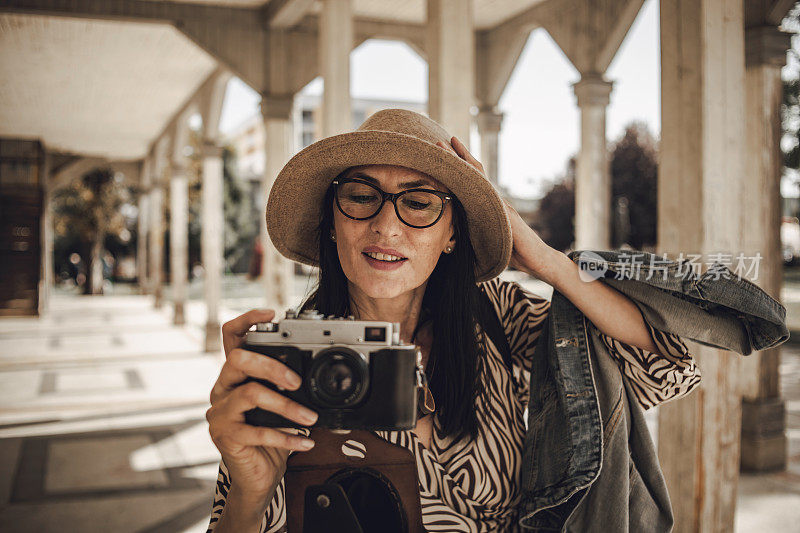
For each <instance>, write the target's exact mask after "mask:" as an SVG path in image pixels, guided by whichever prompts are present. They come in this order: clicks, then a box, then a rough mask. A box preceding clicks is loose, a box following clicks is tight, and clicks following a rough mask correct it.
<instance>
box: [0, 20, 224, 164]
mask: <svg viewBox="0 0 800 533" xmlns="http://www.w3.org/2000/svg"><path fill="white" fill-rule="evenodd" d="M216 65H217V64H216V61H215V60H214V59H213V58H212V57H211V56H209V55H208V54H207V53H206V52H204V51H203V50H201V49H200V48H199V47H197V46H196V45H195V44H193V43H192V42H191V41H189V40H188V39H187V38H186V37H184V36H183V35H182V34H181V33H180V32H179V31H178V30H176V29H175V28H174V27H172V26H170V25H166V24H147V23H138V22H117V21H106V20H90V19H77V18H62V17H49V16H39V15H16V14H0V73H1V74H0V135H2V136H8V137H17V138H36V139H41V140H42V141H43V142H44V144H45V146H46V147H47V148H48V149H49V150H54V151H60V152H69V153H76V154H81V155H89V156H98V157H106V158H110V159H119V160H133V159H141V158H142V157H143V156H144V155H145V153H146V152H147V150H148V147H149V144H150V143H151V142H153V140H154V139H155V138H156V136H157V135H159V134H160V133H161V131H162V130H163V129H164V127H165V126H166V125H167V123H168V122H169V120H170V118H171V117H172V116H173V115H174V114H175V112H177V111H178V110H179V109H180V108H181V106H182V105H183V104H184V102H185V101H186V100H187V99H188V98H189V97H190V96H191V95H192V94H193V93H194V92H195V91H196V89H197V88H198V87H199V86H200V85H201V84H202V82H203V81H204V80H205V79H206V78H207V77H208V76H209V75H210V74H211V73H212V71H213V70H214V69H215V68H216Z"/></svg>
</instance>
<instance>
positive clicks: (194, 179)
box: [189, 130, 266, 271]
mask: <svg viewBox="0 0 800 533" xmlns="http://www.w3.org/2000/svg"><path fill="white" fill-rule="evenodd" d="M189 142H190V145H191V148H192V152H191V155H190V156H189V262H190V264H196V263H198V262H200V253H201V252H200V234H201V225H202V220H201V210H202V177H203V157H202V151H201V148H200V142H201V136H200V132H199V131H195V130H191V131H190V135H189ZM222 174H223V211H224V220H225V228H224V231H223V238H224V261H225V270H226V271H230V270H231V269H232V267H233V265H234V264H236V263H237V262H241V261H240V260H241V259H242V256H244V255H245V254H247V253H250V252H251V250H252V245H253V240H254V239H255V238H256V236H257V235H258V231H259V222H260V221H259V220H258V216H257V214H256V213H253V210H252V208H251V201H250V199H249V197H248V194H249V191H247V190H246V189H245V187H244V186H243V184H242V180H241V179H240V178H239V176H238V173H237V171H236V154H235V152H234V150H233V148H231V147H230V146H225V147H224V148H223V151H222ZM265 201H266V199H265ZM244 264H247V263H246V261H244Z"/></svg>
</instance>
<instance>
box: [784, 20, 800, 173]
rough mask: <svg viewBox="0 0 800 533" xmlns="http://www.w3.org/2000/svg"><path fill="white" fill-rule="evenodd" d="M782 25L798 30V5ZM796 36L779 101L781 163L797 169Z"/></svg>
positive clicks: (799, 68) (799, 84) (799, 64)
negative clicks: (781, 99)
mask: <svg viewBox="0 0 800 533" xmlns="http://www.w3.org/2000/svg"><path fill="white" fill-rule="evenodd" d="M782 25H783V26H784V27H785V28H787V29H789V30H792V31H798V30H800V7H798V6H795V7H794V8H792V10H791V11H790V12H789V14H788V15H787V16H786V18H784V20H783V22H782ZM798 44H799V43H798V38H797V37H792V46H791V47H790V48H789V50H788V57H787V65H788V67H789V68H788V69H787V71H789V72H788V76H787V77H786V79H784V80H783V101H782V102H781V128H782V132H783V141H782V143H781V149H782V151H783V165H784V166H785V167H786V168H790V169H793V170H798V169H799V168H798V167H800V53H798Z"/></svg>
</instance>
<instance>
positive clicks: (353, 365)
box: [242, 309, 423, 431]
mask: <svg viewBox="0 0 800 533" xmlns="http://www.w3.org/2000/svg"><path fill="white" fill-rule="evenodd" d="M243 348H244V349H246V350H249V351H252V352H257V353H260V354H263V355H265V356H267V357H273V358H275V359H277V360H278V361H280V362H282V363H283V364H285V365H286V366H288V367H289V368H291V369H292V370H294V371H295V372H297V374H299V375H300V377H301V378H302V379H303V383H302V384H301V385H300V388H299V389H297V390H293V391H290V390H285V389H282V388H280V387H278V386H276V385H274V384H273V383H271V382H269V381H267V380H263V379H259V378H254V377H252V376H248V377H247V379H245V380H244V381H243V382H242V384H244V383H247V382H249V381H257V382H259V383H261V384H263V385H265V386H266V387H269V388H270V389H273V390H276V391H278V392H279V393H281V394H283V395H284V396H287V397H289V398H291V399H292V400H294V401H296V402H298V403H300V404H302V405H305V406H307V407H309V408H310V409H313V410H314V411H316V412H317V413H319V418H318V420H317V422H316V423H315V424H314V425H313V426H312V427H320V428H328V429H365V430H389V431H395V430H400V429H412V428H414V427H415V425H416V421H417V391H418V388H419V387H421V385H422V379H423V373H422V372H423V370H422V365H421V357H422V354H421V352H420V351H419V348H418V347H417V346H415V345H413V344H401V342H400V325H399V324H398V323H392V322H379V321H362V320H355V319H354V318H353V317H352V316H350V317H347V318H343V317H338V318H335V317H333V315H331V316H329V317H324V316H323V315H321V314H319V313H318V312H317V311H315V310H308V311H304V312H303V313H301V314H300V315H299V316H296V315H295V312H294V311H293V310H292V309H288V310H287V311H286V318H284V319H283V320H281V321H278V322H263V323H259V324H257V325H256V329H255V331H249V332H247V334H246V336H245V344H244V346H243ZM245 422H246V423H248V424H250V425H253V426H266V427H294V428H301V427H308V426H302V425H299V424H297V423H296V422H293V421H291V420H288V419H286V418H284V417H282V416H280V415H278V414H276V413H272V412H269V411H265V410H263V409H260V408H258V407H256V408H254V409H251V410H249V411H246V412H245Z"/></svg>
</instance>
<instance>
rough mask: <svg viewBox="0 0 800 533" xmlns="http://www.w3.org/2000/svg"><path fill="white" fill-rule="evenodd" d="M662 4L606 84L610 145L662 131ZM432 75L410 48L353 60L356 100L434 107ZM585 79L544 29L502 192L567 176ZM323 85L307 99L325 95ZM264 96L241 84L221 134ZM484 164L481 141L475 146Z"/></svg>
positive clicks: (383, 49) (383, 45)
mask: <svg viewBox="0 0 800 533" xmlns="http://www.w3.org/2000/svg"><path fill="white" fill-rule="evenodd" d="M659 63H660V59H659V31H658V0H646V1H645V3H644V5H643V6H642V9H641V11H640V12H639V15H638V16H637V18H636V20H635V22H634V24H633V26H632V27H631V29H630V30H629V31H628V34H627V36H626V37H625V40H624V41H623V43H622V46H621V47H620V49H619V51H618V52H617V54H616V56H615V58H614V60H613V61H612V63H611V65H610V66H609V68H608V70H607V71H606V79H607V80H609V81H613V82H614V86H613V89H612V91H611V101H610V103H609V106H608V108H607V113H606V135H607V139H608V141H609V143H611V142H613V141H614V140H616V139H617V138H619V137H620V135H621V134H622V133H623V131H624V129H625V126H626V125H627V124H628V123H629V122H631V121H633V120H639V121H643V122H645V123H646V124H647V126H648V128H649V129H650V131H651V133H653V134H654V135H655V136H656V137H658V134H659V131H660V129H661V124H660V111H659V107H660V78H659ZM427 77H428V68H427V64H426V63H425V61H423V60H422V58H420V57H419V56H418V55H417V54H416V53H415V52H414V51H413V50H412V49H411V48H410V47H408V46H407V45H406V44H404V43H400V42H394V41H381V40H370V41H367V42H365V43H363V44H362V45H361V46H359V47H358V48H356V49H355V50H353V52H352V53H351V54H350V81H351V83H350V86H351V95H352V96H353V97H367V98H382V99H395V98H396V99H399V100H411V101H419V102H424V101H426V100H427V91H428V83H427ZM579 79H580V76H579V74H578V72H577V71H576V70H575V68H574V67H573V66H572V64H571V63H570V62H569V60H568V59H567V58H566V56H564V54H563V52H561V50H560V49H559V48H558V47H557V46H556V44H555V43H554V42H553V40H552V39H551V38H550V36H549V34H548V33H547V32H546V31H545V30H544V29H542V28H539V29H536V30H534V31H533V32H531V35H530V37H529V38H528V42H527V44H526V46H525V49H524V50H523V52H522V55H521V56H520V58H519V61H518V62H517V65H516V67H515V69H514V72H513V74H512V75H511V78H510V80H509V82H508V84H507V85H506V88H505V91H504V92H503V95H502V97H501V98H500V101H499V104H498V109H499V111H501V112H503V113H504V119H503V124H502V129H501V132H500V136H499V147H498V150H499V161H498V166H499V170H498V173H499V176H498V181H499V183H500V184H501V185H503V186H505V187H508V188H509V190H510V192H511V193H512V194H513V195H515V196H520V197H528V198H535V197H540V196H541V195H542V194H544V192H545V190H546V189H544V188H545V187H547V184H548V180H552V179H554V178H557V177H559V176H561V175H563V173H564V171H565V168H566V164H567V161H568V160H569V158H570V156H572V155H574V154H575V153H577V151H578V148H579V142H580V122H579V120H580V116H579V112H578V107H577V104H576V101H575V93H574V92H573V89H572V87H571V84H572V83H575V82H576V81H578V80H579ZM321 90H322V83H321V79H319V78H318V79H316V80H314V81H312V82H311V83H309V84H308V85H307V86H306V87H305V88H304V89H303V92H304V93H311V94H320V93H321ZM258 102H259V96H258V93H256V92H255V91H253V90H252V89H251V88H249V87H248V86H247V85H245V84H244V83H243V82H242V81H241V80H239V79H238V78H234V79H233V80H232V81H231V82H230V84H229V85H228V92H227V94H226V97H225V102H224V104H223V110H222V117H221V122H220V129H221V130H222V133H223V134H224V133H227V132H230V131H231V130H232V129H234V128H235V127H236V126H237V125H238V124H240V123H241V122H243V121H244V120H246V119H247V118H248V117H250V116H252V115H254V114H257V113H258ZM471 151H472V153H473V155H475V156H476V157H477V159H478V160H480V149H479V144H478V142H477V138H476V137H475V136H473V138H472V143H471Z"/></svg>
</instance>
